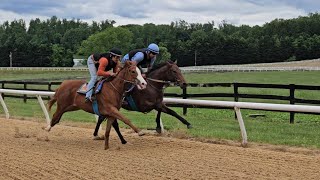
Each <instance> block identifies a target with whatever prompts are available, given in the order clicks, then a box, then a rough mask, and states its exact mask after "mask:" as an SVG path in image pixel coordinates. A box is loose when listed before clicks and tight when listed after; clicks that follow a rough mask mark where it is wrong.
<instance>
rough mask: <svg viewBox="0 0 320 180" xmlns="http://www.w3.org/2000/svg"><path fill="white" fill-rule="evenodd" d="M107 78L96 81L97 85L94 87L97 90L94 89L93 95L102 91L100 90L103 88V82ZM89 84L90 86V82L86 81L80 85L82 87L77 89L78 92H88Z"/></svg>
mask: <svg viewBox="0 0 320 180" xmlns="http://www.w3.org/2000/svg"><path fill="white" fill-rule="evenodd" d="M106 80H107V79H100V80H98V81H97V82H96V83H95V85H94V86H93V89H94V90H95V91H93V93H92V95H94V94H99V93H100V91H101V89H102V85H103V83H104V82H105V81H106ZM87 86H88V83H84V84H82V85H81V86H80V88H79V89H78V90H77V93H79V94H84V95H85V94H86V93H87V91H88V90H89V89H88V88H87Z"/></svg>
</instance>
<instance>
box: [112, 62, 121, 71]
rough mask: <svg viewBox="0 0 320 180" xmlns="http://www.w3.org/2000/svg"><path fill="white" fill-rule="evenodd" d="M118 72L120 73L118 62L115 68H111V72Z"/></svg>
mask: <svg viewBox="0 0 320 180" xmlns="http://www.w3.org/2000/svg"><path fill="white" fill-rule="evenodd" d="M119 71H120V62H119V61H118V62H117V65H116V67H114V68H113V72H114V73H118V72H119Z"/></svg>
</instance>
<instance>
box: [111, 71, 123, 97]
mask: <svg viewBox="0 0 320 180" xmlns="http://www.w3.org/2000/svg"><path fill="white" fill-rule="evenodd" d="M124 73H125V71H124V70H123V71H120V72H119V74H118V75H117V77H115V78H113V79H112V80H111V81H110V83H112V86H113V88H115V90H116V91H117V94H119V96H122V94H123V93H124V84H125V82H124V79H125V78H124Z"/></svg>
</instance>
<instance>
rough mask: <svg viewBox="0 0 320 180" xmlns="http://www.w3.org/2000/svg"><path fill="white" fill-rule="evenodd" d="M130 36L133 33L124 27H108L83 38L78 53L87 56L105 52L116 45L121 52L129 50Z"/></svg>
mask: <svg viewBox="0 0 320 180" xmlns="http://www.w3.org/2000/svg"><path fill="white" fill-rule="evenodd" d="M132 37H133V34H132V33H131V32H130V31H129V30H127V29H125V28H122V27H116V28H109V29H106V30H104V31H102V32H99V33H96V34H94V35H91V36H90V37H89V38H88V39H87V40H84V41H83V42H82V43H81V46H80V48H79V50H78V54H79V55H87V56H89V55H90V54H92V53H97V52H98V53H102V52H107V51H109V50H110V49H111V48H112V47H118V48H120V49H121V50H122V51H123V52H127V51H129V47H130V45H131V42H132Z"/></svg>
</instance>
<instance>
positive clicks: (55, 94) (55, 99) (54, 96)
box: [48, 88, 59, 111]
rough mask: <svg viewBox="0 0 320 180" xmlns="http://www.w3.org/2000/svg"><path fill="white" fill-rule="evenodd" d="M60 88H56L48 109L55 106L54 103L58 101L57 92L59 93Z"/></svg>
mask: <svg viewBox="0 0 320 180" xmlns="http://www.w3.org/2000/svg"><path fill="white" fill-rule="evenodd" d="M58 90H59V88H58V89H56V91H55V93H54V95H53V96H52V97H51V99H50V101H49V102H48V110H49V111H51V107H52V106H53V104H54V103H55V102H56V101H57V96H58V95H57V94H58Z"/></svg>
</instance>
